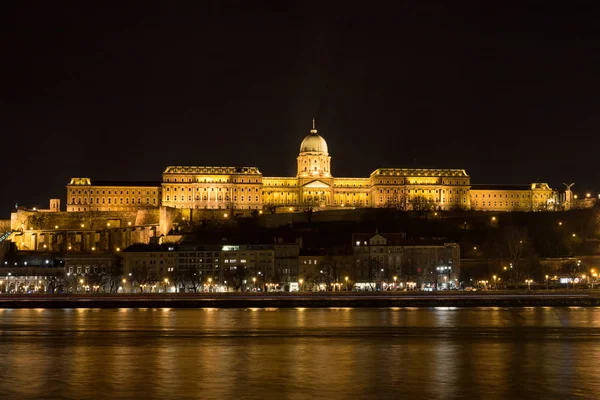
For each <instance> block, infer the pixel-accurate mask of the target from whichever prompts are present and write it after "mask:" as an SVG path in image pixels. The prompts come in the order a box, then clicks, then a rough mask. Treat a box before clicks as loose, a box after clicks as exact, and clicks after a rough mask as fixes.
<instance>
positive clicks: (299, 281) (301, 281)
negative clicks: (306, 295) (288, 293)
mask: <svg viewBox="0 0 600 400" xmlns="http://www.w3.org/2000/svg"><path fill="white" fill-rule="evenodd" d="M298 283H299V284H300V291H301V292H302V284H303V283H304V279H302V278H300V279H298Z"/></svg>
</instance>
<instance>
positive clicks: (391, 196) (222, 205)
mask: <svg viewBox="0 0 600 400" xmlns="http://www.w3.org/2000/svg"><path fill="white" fill-rule="evenodd" d="M484 199H485V200H484ZM553 204H554V193H553V191H552V189H550V187H549V186H548V184H546V183H532V184H527V185H510V186H501V185H480V186H475V185H473V186H472V185H471V177H470V176H469V175H468V174H467V172H466V171H465V170H464V169H418V168H378V169H376V170H375V171H373V172H372V173H371V174H370V175H369V176H368V177H364V178H338V177H335V176H334V175H333V171H332V168H331V155H330V154H329V147H328V145H327V142H326V141H325V139H324V138H323V137H322V136H321V135H319V134H318V132H317V129H316V128H315V126H314V120H313V127H312V129H311V130H310V132H309V134H308V135H307V136H306V137H305V138H304V140H302V143H301V144H300V152H299V154H298V157H297V173H296V176H293V177H265V176H263V175H262V173H261V172H260V171H259V169H258V168H257V167H232V166H168V167H167V168H166V169H165V170H164V172H163V173H162V181H161V182H103V181H92V180H91V179H90V178H73V179H71V181H70V183H69V184H68V185H67V211H71V212H74V211H75V212H76V211H134V210H137V209H140V208H155V207H159V206H165V207H172V208H179V209H189V210H198V209H204V210H219V209H223V210H228V209H230V210H233V209H235V210H262V209H264V208H271V209H277V210H278V211H283V212H286V211H287V212H289V211H300V210H305V209H307V208H310V209H313V210H314V209H336V208H344V207H356V208H363V207H393V208H398V209H406V210H410V209H418V208H421V209H423V208H425V209H433V208H434V209H438V210H449V209H454V208H460V209H477V210H486V211H501V210H502V211H517V210H519V211H537V210H540V209H548V208H550V207H551V206H552V205H553Z"/></svg>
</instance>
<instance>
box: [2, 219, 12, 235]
mask: <svg viewBox="0 0 600 400" xmlns="http://www.w3.org/2000/svg"><path fill="white" fill-rule="evenodd" d="M10 225H11V224H10V219H0V232H9V231H10ZM0 234H1V233H0Z"/></svg>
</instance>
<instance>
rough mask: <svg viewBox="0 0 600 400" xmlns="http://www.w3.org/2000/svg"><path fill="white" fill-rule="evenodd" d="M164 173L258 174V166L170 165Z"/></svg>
mask: <svg viewBox="0 0 600 400" xmlns="http://www.w3.org/2000/svg"><path fill="white" fill-rule="evenodd" d="M163 174H226V175H227V174H258V175H260V171H259V170H258V168H257V167H227V166H192V165H169V166H168V167H167V168H165V170H164V172H163Z"/></svg>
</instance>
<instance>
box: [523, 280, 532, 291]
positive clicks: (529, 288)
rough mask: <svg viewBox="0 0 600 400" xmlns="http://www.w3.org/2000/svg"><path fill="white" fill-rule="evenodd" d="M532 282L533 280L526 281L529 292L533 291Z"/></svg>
mask: <svg viewBox="0 0 600 400" xmlns="http://www.w3.org/2000/svg"><path fill="white" fill-rule="evenodd" d="M531 282H533V281H532V280H531V279H525V283H526V284H527V290H531Z"/></svg>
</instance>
